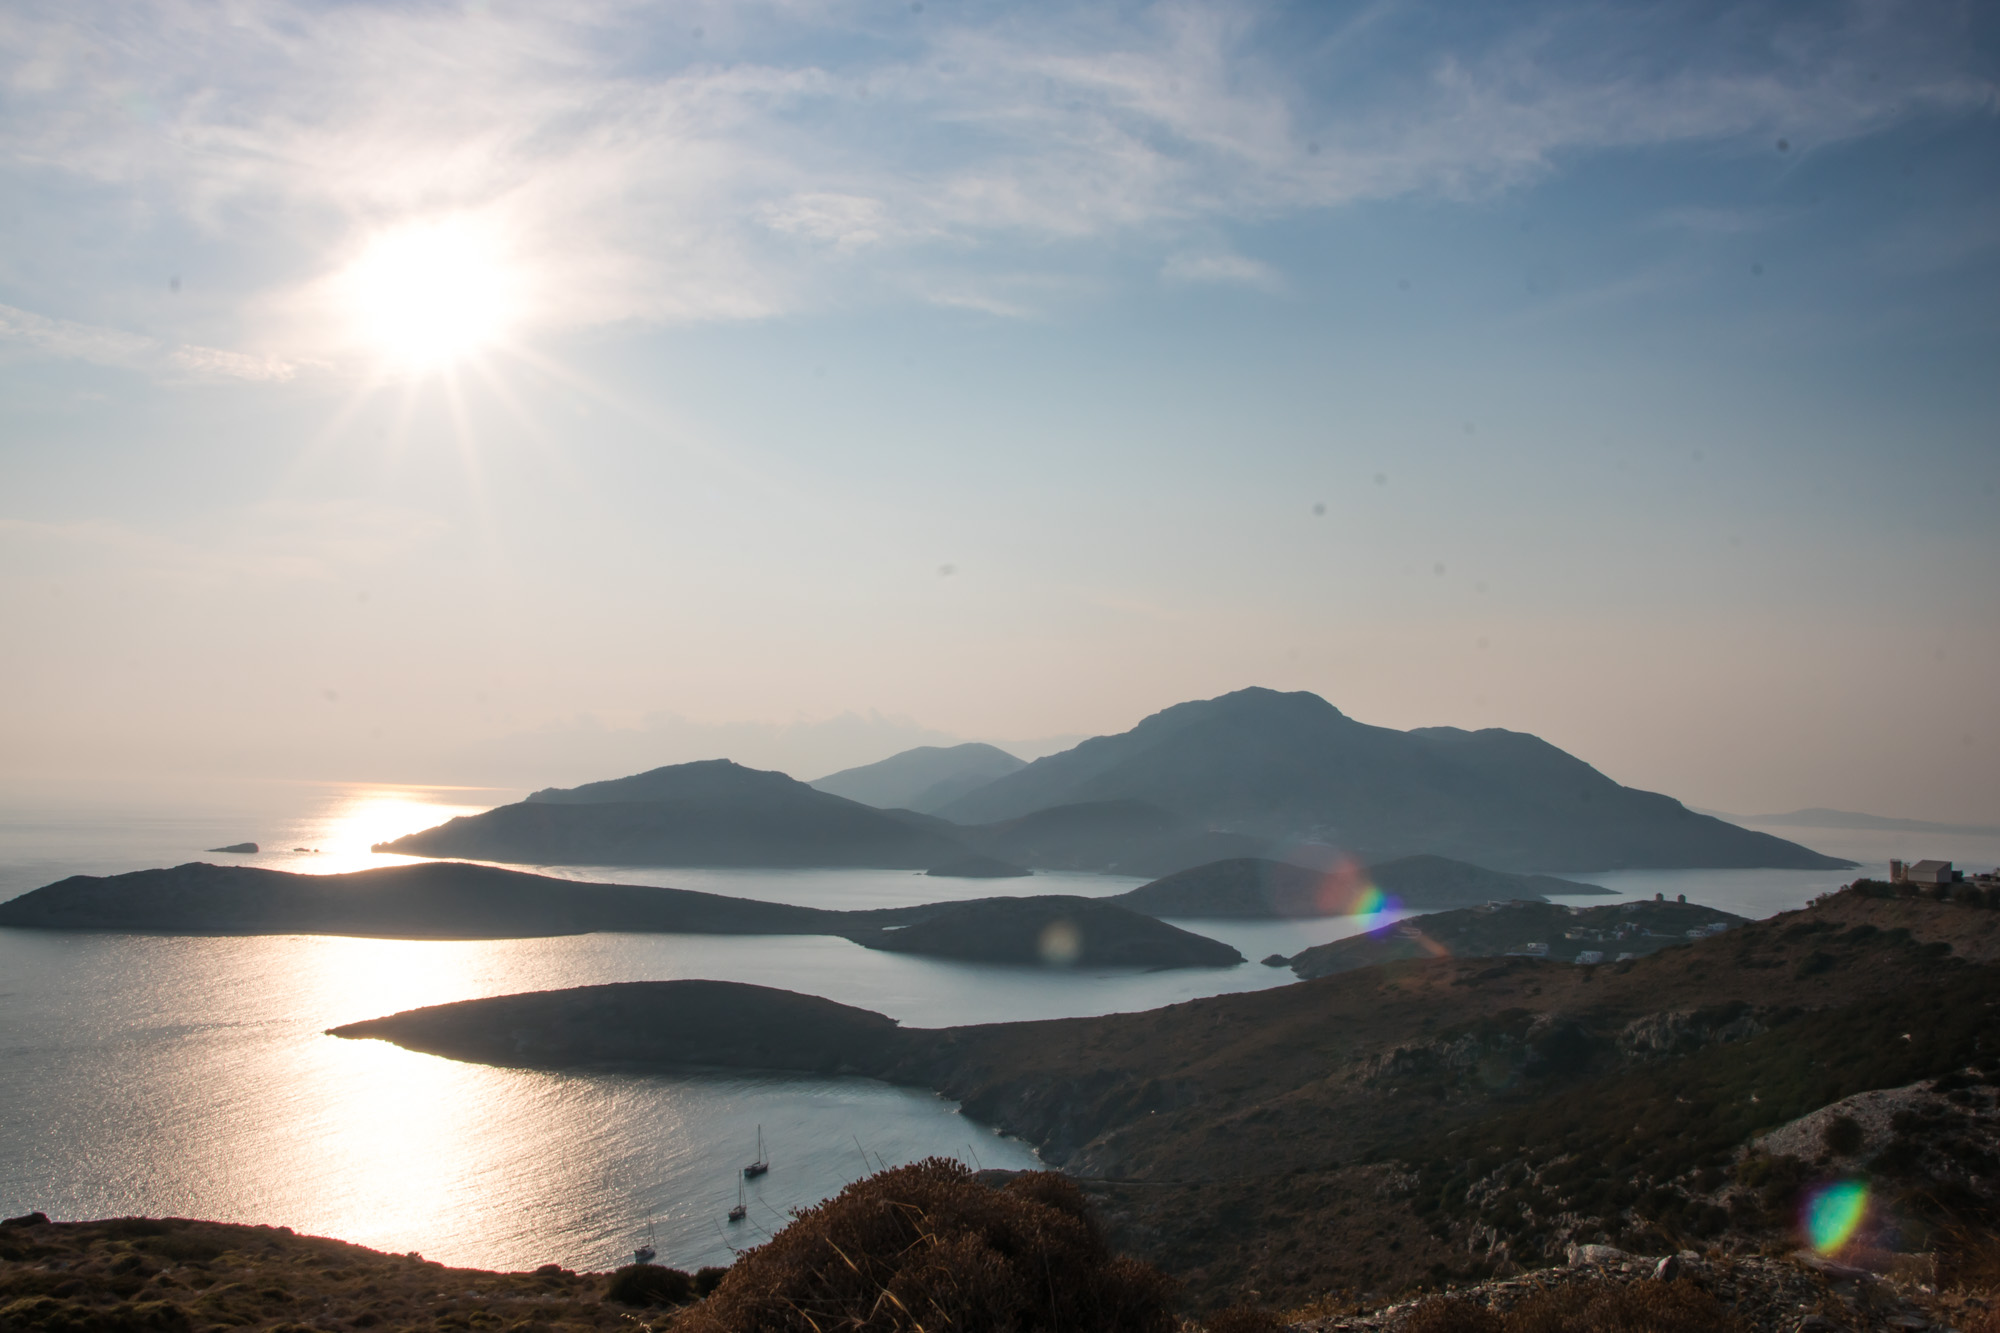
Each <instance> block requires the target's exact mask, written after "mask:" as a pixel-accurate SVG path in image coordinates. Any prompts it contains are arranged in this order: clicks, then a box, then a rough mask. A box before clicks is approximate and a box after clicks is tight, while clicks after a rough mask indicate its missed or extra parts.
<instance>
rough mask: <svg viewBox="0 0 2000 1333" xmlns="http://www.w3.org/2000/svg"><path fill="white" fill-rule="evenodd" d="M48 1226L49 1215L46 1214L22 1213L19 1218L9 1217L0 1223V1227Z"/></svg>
mask: <svg viewBox="0 0 2000 1333" xmlns="http://www.w3.org/2000/svg"><path fill="white" fill-rule="evenodd" d="M48 1224H49V1215H48V1214H47V1213H23V1214H22V1215H21V1216H19V1217H10V1218H8V1219H7V1220H6V1221H4V1222H0V1227H45V1226H47V1225H48Z"/></svg>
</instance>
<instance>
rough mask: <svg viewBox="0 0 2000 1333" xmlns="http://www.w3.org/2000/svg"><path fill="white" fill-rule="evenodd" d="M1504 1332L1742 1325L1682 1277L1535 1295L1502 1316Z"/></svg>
mask: <svg viewBox="0 0 2000 1333" xmlns="http://www.w3.org/2000/svg"><path fill="white" fill-rule="evenodd" d="M1504 1327H1505V1329H1506V1333H1730V1331H1732V1330H1740V1329H1742V1328H1743V1324H1742V1322H1741V1321H1740V1320H1738V1319H1737V1318H1736V1316H1735V1315H1733V1314H1731V1313H1730V1311H1729V1310H1728V1309H1727V1308H1726V1307H1725V1306H1724V1305H1723V1304H1722V1303H1721V1302H1720V1301H1718V1300H1716V1299H1715V1297H1713V1296H1711V1295H1709V1294H1708V1293H1707V1292H1705V1291H1703V1290H1702V1289H1701V1288H1700V1287H1697V1286H1695V1285H1694V1284H1693V1283H1692V1282H1689V1281H1687V1280H1686V1279H1685V1278H1683V1279H1681V1280H1679V1281H1675V1282H1630V1283H1622V1284H1621V1283H1612V1282H1572V1283H1569V1284H1567V1285H1565V1286H1561V1287H1555V1288H1552V1289H1550V1290H1548V1291H1542V1292H1537V1293H1535V1294H1534V1295H1533V1296H1530V1297H1528V1298H1527V1299H1525V1300H1523V1301H1522V1302H1521V1303H1520V1304H1519V1305H1516V1306H1515V1307H1514V1308H1513V1309H1512V1310H1509V1311H1508V1312H1507V1318H1506V1322H1505V1325H1504Z"/></svg>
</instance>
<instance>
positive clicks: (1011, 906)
mask: <svg viewBox="0 0 2000 1333" xmlns="http://www.w3.org/2000/svg"><path fill="white" fill-rule="evenodd" d="M848 938H850V939H852V940H854V941H855V942H856V943H858V944H864V945H866V946H868V947H869V948H871V949H887V950H890V951H892V952H896V953H915V954H925V955H928V956H930V957H933V958H956V959H959V960H962V961H965V962H976V963H1044V964H1048V965H1050V966H1055V967H1071V966H1076V967H1147V968H1168V967H1234V966H1236V965H1237V964H1238V963H1241V962H1242V961H1243V955H1242V954H1240V953H1238V952H1237V951H1236V950H1234V949H1232V948H1230V947H1229V946H1228V945H1227V944H1224V943H1222V942H1221V941H1220V940H1212V939H1209V938H1208V937H1207V936H1206V935H1196V934H1194V933H1193V932H1191V931H1186V930H1182V929H1180V928H1179V927H1177V926H1170V925H1168V924H1167V923H1166V922H1164V921H1156V920H1154V919H1153V918H1152V917H1150V916H1144V915H1141V914H1140V913H1138V912H1135V911H1132V910H1131V909H1130V908H1126V907H1121V906H1119V905H1118V904H1117V903H1114V902H1107V901H1105V900H1104V899H1102V898H1078V897H1073V896H1069V895H1064V894H1048V895H1044V896H1041V897H1033V898H979V899H975V900H974V901H972V902H966V903H957V904H952V905H940V906H939V908H938V910H936V911H934V912H931V913H929V914H927V915H925V916H924V917H922V918H921V919H919V920H917V921H914V922H912V923H911V924H909V925H903V926H895V927H891V928H886V929H882V930H878V931H875V932H873V933H872V934H853V935H850V936H849V937H848Z"/></svg>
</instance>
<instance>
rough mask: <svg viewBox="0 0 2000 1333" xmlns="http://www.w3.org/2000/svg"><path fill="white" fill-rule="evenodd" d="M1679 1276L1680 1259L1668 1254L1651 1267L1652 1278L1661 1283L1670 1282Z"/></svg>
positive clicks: (1675, 1255)
mask: <svg viewBox="0 0 2000 1333" xmlns="http://www.w3.org/2000/svg"><path fill="white" fill-rule="evenodd" d="M1680 1275H1681V1257H1680V1256H1679V1255H1677V1254H1670V1255H1668V1256H1667V1257H1666V1258H1664V1259H1662V1260H1660V1262H1658V1263H1657V1264H1654V1265H1653V1277H1654V1278H1655V1279H1657V1280H1658V1281H1661V1282H1672V1281H1673V1280H1674V1279H1675V1278H1677V1277H1679V1276H1680Z"/></svg>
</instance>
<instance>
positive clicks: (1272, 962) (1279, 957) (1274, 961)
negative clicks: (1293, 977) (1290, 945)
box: [1264, 953, 1292, 967]
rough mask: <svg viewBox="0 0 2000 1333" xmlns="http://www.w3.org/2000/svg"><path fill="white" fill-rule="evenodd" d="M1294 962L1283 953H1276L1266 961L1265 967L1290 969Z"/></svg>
mask: <svg viewBox="0 0 2000 1333" xmlns="http://www.w3.org/2000/svg"><path fill="white" fill-rule="evenodd" d="M1291 965H1292V960H1291V959H1289V958H1287V957H1285V955H1283V954H1281V953H1274V954H1272V955H1271V956H1270V957H1269V958H1266V959H1265V960H1264V966H1265V967H1290V966H1291Z"/></svg>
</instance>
